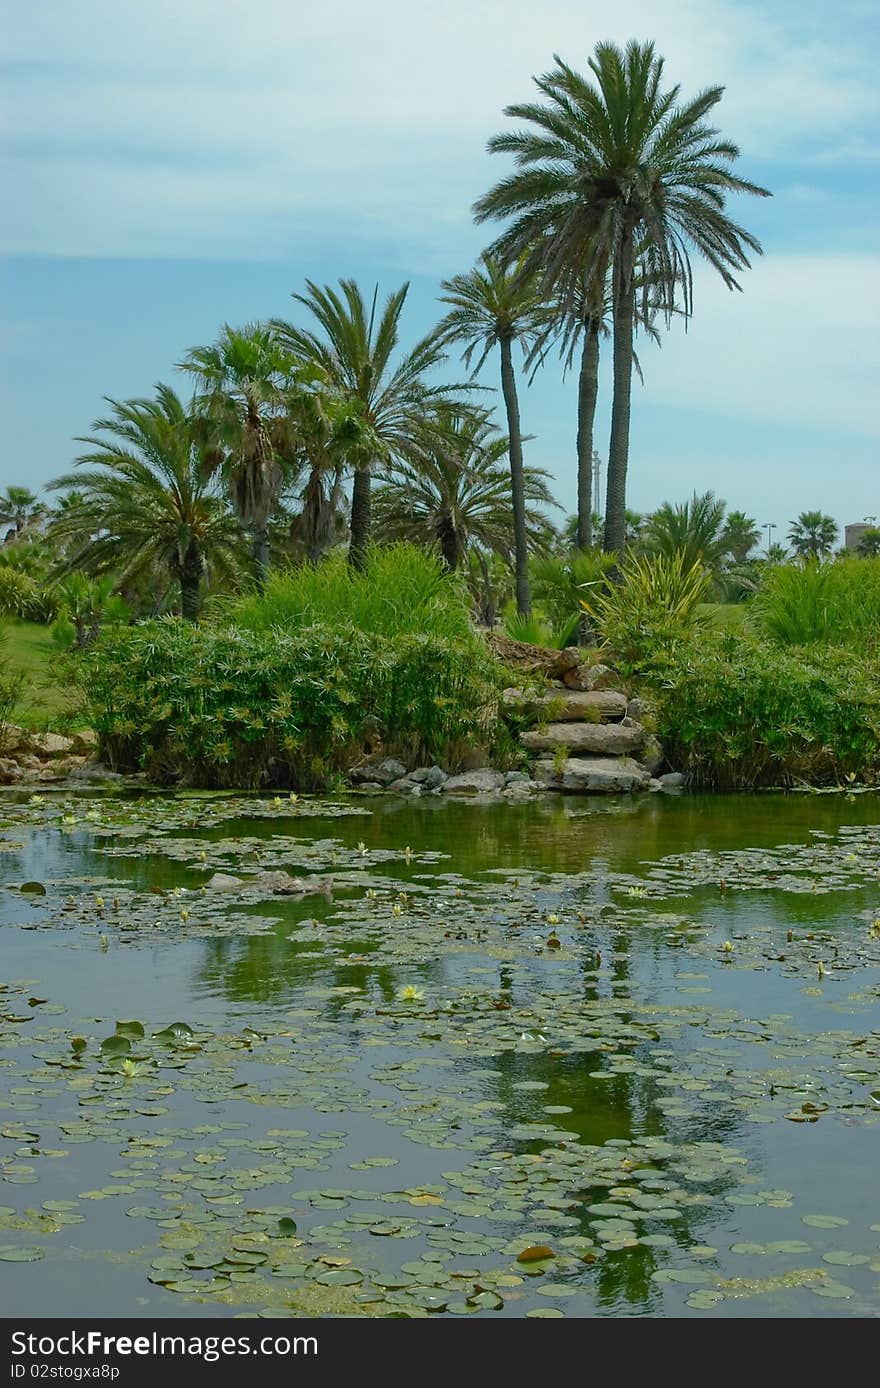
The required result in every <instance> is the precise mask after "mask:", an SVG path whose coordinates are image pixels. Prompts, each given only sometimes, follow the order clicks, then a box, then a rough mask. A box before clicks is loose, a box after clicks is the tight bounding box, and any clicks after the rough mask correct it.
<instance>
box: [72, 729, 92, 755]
mask: <svg viewBox="0 0 880 1388" xmlns="http://www.w3.org/2000/svg"><path fill="white" fill-rule="evenodd" d="M70 740H71V742H72V743H73V750H74V752H77V753H89V752H96V751H97V750H98V734H97V733H96V732H95V730H94V728H81V729H80V730H79V732H75V733H71V734H70Z"/></svg>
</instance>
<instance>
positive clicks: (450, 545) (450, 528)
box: [437, 516, 461, 574]
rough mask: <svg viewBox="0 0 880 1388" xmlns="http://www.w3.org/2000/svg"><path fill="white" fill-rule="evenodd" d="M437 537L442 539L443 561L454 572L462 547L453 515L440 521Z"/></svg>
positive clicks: (441, 551)
mask: <svg viewBox="0 0 880 1388" xmlns="http://www.w3.org/2000/svg"><path fill="white" fill-rule="evenodd" d="M437 538H438V540H439V541H440V553H441V554H442V555H443V563H444V564H445V565H446V567H447V569H448V570H449V572H450V573H451V574H454V573H455V571H456V569H457V568H458V565H459V562H460V560H461V548H460V546H459V543H458V532H457V531H456V529H455V523H454V521H453V520H452V517H451V516H443V517H442V519H441V520H440V521H439V522H438V524H437Z"/></svg>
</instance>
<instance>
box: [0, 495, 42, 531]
mask: <svg viewBox="0 0 880 1388" xmlns="http://www.w3.org/2000/svg"><path fill="white" fill-rule="evenodd" d="M45 511H46V508H45V506H44V505H43V504H42V502H40V501H38V500H37V498H36V496H35V495H34V493H33V492H32V491H30V490H29V489H28V488H27V487H7V488H6V491H5V492H3V493H2V494H0V526H4V525H11V526H12V527H13V529H14V531H15V536H16V538H18V536H19V535H20V534H21V533H22V531H23V530H27V529H28V528H29V527H30V526H32V525H34V524H35V523H36V522H37V521H38V520H40V518H41V517H42V516H43V515H44V514H45Z"/></svg>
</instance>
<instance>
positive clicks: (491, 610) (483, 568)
mask: <svg viewBox="0 0 880 1388" xmlns="http://www.w3.org/2000/svg"><path fill="white" fill-rule="evenodd" d="M477 559H478V560H479V563H480V572H481V573H482V575H483V592H482V596H481V598H480V621H481V622H482V623H483V626H484V627H490V628H491V627H494V625H495V619H496V617H497V615H498V614H497V612H496V610H495V596H494V594H493V592H492V577H491V575H490V573H489V562H488V560H487V559H486V556H485V554H484V553H483V551H482V550H481V549H478V550H477Z"/></svg>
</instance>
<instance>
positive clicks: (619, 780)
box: [535, 757, 651, 795]
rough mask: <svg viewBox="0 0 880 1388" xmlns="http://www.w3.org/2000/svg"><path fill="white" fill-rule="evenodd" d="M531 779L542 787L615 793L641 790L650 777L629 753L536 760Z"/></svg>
mask: <svg viewBox="0 0 880 1388" xmlns="http://www.w3.org/2000/svg"><path fill="white" fill-rule="evenodd" d="M535 779H536V781H537V782H538V784H539V785H540V786H542V787H543V788H544V789H545V790H568V791H580V792H584V793H594V794H605V795H618V794H626V793H628V792H629V791H633V790H645V789H646V788H647V786H648V782H649V781H650V779H651V778H650V776H649V775H648V773H647V771H646V770H645V768H644V767H643V766H639V764H638V762H636V761H633V760H632V758H631V757H569V759H568V760H567V761H564V762H563V763H562V765H561V766H560V765H558V764H557V762H556V761H555V759H554V760H552V761H551V760H547V761H539V762H538V763H537V764H536V766H535Z"/></svg>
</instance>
